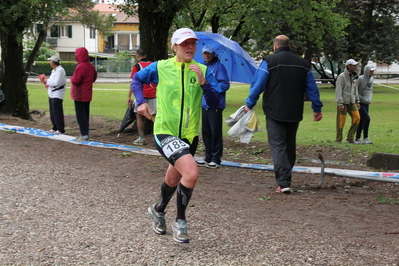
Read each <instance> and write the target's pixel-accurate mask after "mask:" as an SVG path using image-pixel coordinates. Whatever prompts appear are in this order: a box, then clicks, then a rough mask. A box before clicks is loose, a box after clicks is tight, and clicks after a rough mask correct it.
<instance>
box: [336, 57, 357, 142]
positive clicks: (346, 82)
mask: <svg viewBox="0 0 399 266" xmlns="http://www.w3.org/2000/svg"><path fill="white" fill-rule="evenodd" d="M357 64H359V63H358V62H356V61H355V60H353V59H349V60H348V61H346V63H345V65H346V68H345V71H344V72H342V73H341V74H339V75H338V77H337V82H336V83H335V101H336V102H337V104H338V106H337V137H336V139H335V142H337V143H342V137H343V131H344V126H345V121H346V115H347V114H348V113H349V115H350V117H351V119H352V123H351V126H350V128H349V130H348V134H347V137H346V142H347V143H349V144H358V142H357V141H356V140H355V133H356V130H357V128H358V126H359V123H360V115H359V108H360V105H359V97H358V93H357V87H356V79H357V78H358V76H357V73H356V72H355V70H356V66H357Z"/></svg>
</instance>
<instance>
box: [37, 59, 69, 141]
mask: <svg viewBox="0 0 399 266" xmlns="http://www.w3.org/2000/svg"><path fill="white" fill-rule="evenodd" d="M48 60H50V66H51V67H52V68H53V70H52V71H51V75H50V77H49V78H47V77H46V75H44V74H41V75H40V76H39V79H40V80H41V81H42V82H43V83H44V84H45V85H46V87H47V93H48V96H49V108H50V120H51V124H52V125H53V127H52V128H51V129H50V130H49V133H52V134H64V133H65V119H64V108H63V105H62V103H63V101H64V95H65V90H66V87H65V86H66V81H67V80H66V74H65V70H64V68H63V67H62V66H61V63H60V62H61V59H60V57H59V56H58V55H53V56H52V57H50V58H49V59H48Z"/></svg>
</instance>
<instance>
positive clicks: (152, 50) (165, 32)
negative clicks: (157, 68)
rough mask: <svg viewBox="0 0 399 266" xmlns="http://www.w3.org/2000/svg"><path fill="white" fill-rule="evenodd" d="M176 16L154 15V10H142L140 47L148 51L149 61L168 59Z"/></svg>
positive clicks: (140, 13) (140, 14) (140, 16)
mask: <svg viewBox="0 0 399 266" xmlns="http://www.w3.org/2000/svg"><path fill="white" fill-rule="evenodd" d="M139 9H140V6H139ZM174 16H175V14H165V13H154V12H153V9H151V10H150V9H146V8H142V9H140V11H139V19H140V26H139V29H140V43H141V45H140V46H141V48H142V49H144V50H145V51H146V53H147V59H148V60H150V61H157V60H160V59H167V58H168V43H169V40H170V38H169V29H170V27H171V25H172V22H173V18H174Z"/></svg>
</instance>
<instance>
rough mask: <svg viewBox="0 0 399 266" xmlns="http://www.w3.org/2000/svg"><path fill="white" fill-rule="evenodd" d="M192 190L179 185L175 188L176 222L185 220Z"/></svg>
mask: <svg viewBox="0 0 399 266" xmlns="http://www.w3.org/2000/svg"><path fill="white" fill-rule="evenodd" d="M193 190H194V189H193V188H186V187H185V186H183V185H182V184H181V183H179V185H178V186H177V193H176V202H177V216H176V221H177V220H178V219H182V220H185V219H186V209H187V206H188V202H189V201H190V199H191V195H192V194H193Z"/></svg>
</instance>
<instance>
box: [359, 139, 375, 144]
mask: <svg viewBox="0 0 399 266" xmlns="http://www.w3.org/2000/svg"><path fill="white" fill-rule="evenodd" d="M362 143H363V144H373V142H372V141H371V140H369V138H365V139H364V140H363V142H362Z"/></svg>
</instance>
